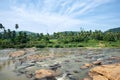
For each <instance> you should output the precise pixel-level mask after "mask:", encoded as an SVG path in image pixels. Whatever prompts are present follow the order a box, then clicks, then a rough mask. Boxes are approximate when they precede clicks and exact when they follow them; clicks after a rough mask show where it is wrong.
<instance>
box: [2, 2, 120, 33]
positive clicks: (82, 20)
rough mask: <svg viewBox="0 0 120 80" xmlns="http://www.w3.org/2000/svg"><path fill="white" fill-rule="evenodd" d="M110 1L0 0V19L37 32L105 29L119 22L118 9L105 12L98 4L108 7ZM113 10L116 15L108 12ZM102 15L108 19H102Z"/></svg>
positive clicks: (6, 24) (22, 28)
mask: <svg viewBox="0 0 120 80" xmlns="http://www.w3.org/2000/svg"><path fill="white" fill-rule="evenodd" d="M111 3H114V0H2V1H1V3H0V4H2V5H1V6H0V9H1V10H0V11H1V13H0V17H1V18H0V22H1V23H3V24H5V26H7V27H8V28H14V24H16V23H18V24H19V25H20V29H21V30H29V31H33V32H39V33H41V32H43V33H47V32H49V33H53V32H58V31H68V30H79V29H80V27H83V28H84V29H85V30H90V29H93V30H95V29H102V28H105V27H106V29H107V26H111V27H112V26H113V27H114V26H120V24H118V23H117V22H118V21H119V20H120V19H119V18H115V17H116V16H119V14H115V13H116V12H117V11H116V12H109V14H107V12H106V14H105V13H104V9H103V8H101V6H104V7H105V8H106V9H108V7H109V4H111ZM5 4H7V5H8V6H4V5H5ZM110 8H111V9H112V8H114V5H113V4H112V5H111V7H110ZM110 13H111V14H110ZM113 14H115V16H111V15H113ZM119 17H120V16H119ZM109 18H111V19H112V20H111V21H110V20H109ZM103 19H104V20H108V21H101V20H103ZM109 22H113V23H112V24H109ZM114 22H116V23H114ZM103 30H105V29H103Z"/></svg>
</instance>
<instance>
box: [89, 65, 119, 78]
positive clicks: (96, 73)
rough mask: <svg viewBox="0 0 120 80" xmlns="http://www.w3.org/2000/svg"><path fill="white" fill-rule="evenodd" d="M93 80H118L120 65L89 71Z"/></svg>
mask: <svg viewBox="0 0 120 80" xmlns="http://www.w3.org/2000/svg"><path fill="white" fill-rule="evenodd" d="M89 75H90V77H92V78H93V80H120V63H117V64H111V65H102V66H97V67H95V68H93V69H91V70H90V72H89Z"/></svg>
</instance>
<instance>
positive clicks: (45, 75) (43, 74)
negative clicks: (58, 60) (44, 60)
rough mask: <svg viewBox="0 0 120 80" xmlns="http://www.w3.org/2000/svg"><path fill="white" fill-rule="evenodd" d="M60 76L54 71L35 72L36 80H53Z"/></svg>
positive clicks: (42, 70)
mask: <svg viewBox="0 0 120 80" xmlns="http://www.w3.org/2000/svg"><path fill="white" fill-rule="evenodd" d="M58 75H60V72H55V71H53V70H46V69H40V70H36V71H35V78H36V79H43V78H52V77H55V76H58Z"/></svg>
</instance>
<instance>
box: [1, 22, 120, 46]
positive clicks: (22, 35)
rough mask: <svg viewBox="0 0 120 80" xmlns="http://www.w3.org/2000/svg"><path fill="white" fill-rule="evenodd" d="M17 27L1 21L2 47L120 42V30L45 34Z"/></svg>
mask: <svg viewBox="0 0 120 80" xmlns="http://www.w3.org/2000/svg"><path fill="white" fill-rule="evenodd" d="M17 29H19V25H18V24H15V30H11V29H6V28H5V27H4V26H3V24H1V23H0V48H25V47H38V48H44V47H55V48H59V47H60V48H64V47H86V45H85V44H87V43H88V44H89V43H93V44H95V42H104V43H106V42H109V43H115V42H116V43H117V42H120V32H102V31H100V30H95V31H92V30H90V31H83V30H81V31H79V32H73V31H66V32H57V33H53V34H52V35H50V34H49V33H47V34H43V33H28V32H26V31H16V30H17ZM90 41H92V42H90ZM83 43H84V44H83ZM112 45H113V44H112ZM89 46H92V45H89Z"/></svg>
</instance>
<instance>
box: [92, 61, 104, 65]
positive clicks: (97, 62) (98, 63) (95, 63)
mask: <svg viewBox="0 0 120 80" xmlns="http://www.w3.org/2000/svg"><path fill="white" fill-rule="evenodd" d="M93 64H94V65H102V62H101V61H95V62H93Z"/></svg>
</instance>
